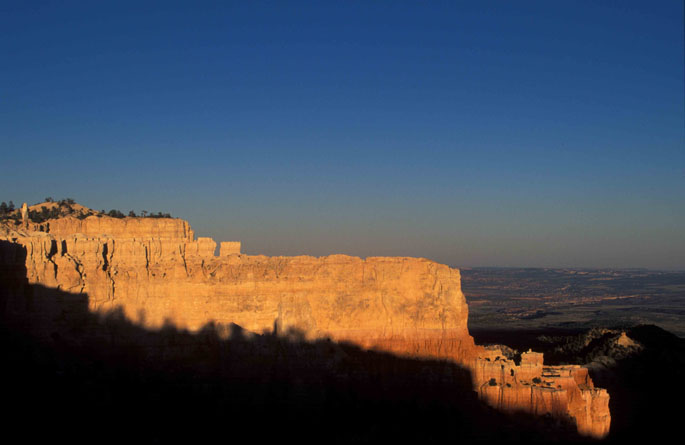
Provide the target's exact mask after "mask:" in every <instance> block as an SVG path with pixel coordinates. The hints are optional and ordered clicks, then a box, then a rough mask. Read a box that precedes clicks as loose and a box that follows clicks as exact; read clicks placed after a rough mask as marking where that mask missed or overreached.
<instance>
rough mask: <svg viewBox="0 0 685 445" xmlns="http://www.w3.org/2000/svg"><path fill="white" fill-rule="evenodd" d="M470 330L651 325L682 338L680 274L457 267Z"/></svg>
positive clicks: (684, 316) (684, 306) (684, 300)
mask: <svg viewBox="0 0 685 445" xmlns="http://www.w3.org/2000/svg"><path fill="white" fill-rule="evenodd" d="M461 273H462V289H463V291H464V294H465V296H466V301H467V303H468V306H469V329H470V330H471V331H472V332H473V333H474V336H475V337H476V338H478V335H477V333H478V332H479V331H481V332H482V331H492V330H498V329H503V330H522V331H523V330H526V331H536V330H550V329H552V330H570V331H575V330H578V331H580V330H586V329H589V328H593V327H606V328H614V327H631V326H636V325H640V324H654V325H657V326H659V327H661V328H663V329H666V330H667V331H670V332H672V333H673V334H675V335H677V336H679V337H681V338H685V271H655V270H644V269H581V268H578V269H571V268H565V269H548V268H462V269H461Z"/></svg>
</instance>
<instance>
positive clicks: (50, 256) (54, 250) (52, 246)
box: [45, 240, 57, 280]
mask: <svg viewBox="0 0 685 445" xmlns="http://www.w3.org/2000/svg"><path fill="white" fill-rule="evenodd" d="M56 254H57V240H52V241H50V251H49V252H48V253H47V255H46V256H45V258H46V259H47V260H48V261H49V262H50V263H52V266H53V269H54V274H55V276H54V278H55V280H57V263H55V260H54V259H53V257H54V256H55V255H56Z"/></svg>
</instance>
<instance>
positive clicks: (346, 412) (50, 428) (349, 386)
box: [0, 241, 582, 443]
mask: <svg viewBox="0 0 685 445" xmlns="http://www.w3.org/2000/svg"><path fill="white" fill-rule="evenodd" d="M22 250H23V249H22V248H21V247H20V246H19V248H18V247H17V245H16V244H13V243H9V242H2V241H0V259H1V261H0V298H1V303H2V306H0V308H2V312H1V316H2V320H1V321H2V325H1V327H0V347H1V348H2V351H3V366H2V371H1V375H0V382H2V385H3V389H2V400H3V403H4V405H5V408H6V410H5V411H7V412H9V414H6V415H5V416H4V418H3V421H4V424H5V428H6V431H9V430H13V431H18V432H20V434H21V436H22V438H23V439H24V440H25V441H30V442H33V441H37V440H49V441H51V442H56V441H60V442H61V441H65V442H67V443H80V442H88V443H103V442H105V443H138V442H145V443H166V442H172V443H175V442H186V443H197V442H199V441H204V440H210V439H218V440H221V441H222V442H235V441H238V440H240V441H241V442H242V441H244V440H249V441H251V442H255V443H260V442H263V441H266V440H278V441H291V440H292V441H296V442H297V443H308V442H316V443H351V442H363V443H391V442H395V443H406V442H415V443H434V442H440V443H471V442H495V441H497V442H509V441H533V442H542V441H545V442H547V441H556V442H559V441H564V440H567V441H581V440H582V439H581V438H580V437H578V436H577V435H576V433H575V426H573V425H571V424H568V423H564V422H561V421H559V420H555V419H551V418H539V417H534V416H530V415H525V414H516V415H505V414H503V413H500V412H498V411H495V410H493V409H491V408H489V407H487V406H485V405H484V404H483V403H481V402H480V401H479V400H478V399H477V396H476V394H475V393H474V392H473V391H472V382H471V376H470V374H469V372H468V371H467V370H465V369H464V368H462V367H460V366H458V365H456V364H454V363H451V362H446V361H439V360H417V359H409V358H402V357H398V356H396V355H392V354H389V353H380V352H373V351H367V350H363V349H361V348H359V347H356V346H355V345H352V344H346V343H336V342H332V341H329V340H317V341H305V340H304V336H303V335H302V333H299V332H296V331H291V332H287V333H284V334H282V335H278V336H277V335H274V334H259V335H257V334H253V333H250V332H246V331H244V330H243V329H242V328H240V326H237V325H232V324H228V325H221V324H210V325H207V326H205V327H204V328H203V329H202V330H200V331H199V332H197V333H190V332H187V331H184V330H180V329H177V328H176V327H175V326H173V325H172V324H170V323H167V324H166V325H165V326H164V327H163V328H161V329H159V330H156V331H153V330H147V329H144V328H142V327H141V326H139V325H137V324H135V323H133V322H131V321H130V320H129V319H127V318H126V317H125V316H124V315H123V313H122V312H120V311H113V312H110V313H109V314H108V315H107V316H99V315H95V314H92V313H90V312H89V310H88V296H87V295H85V294H70V293H66V292H62V291H60V290H58V289H51V288H47V287H44V286H40V285H30V284H28V281H27V278H26V269H25V268H24V266H23V265H24V260H25V258H26V252H25V251H23V252H22ZM141 318H142V314H141Z"/></svg>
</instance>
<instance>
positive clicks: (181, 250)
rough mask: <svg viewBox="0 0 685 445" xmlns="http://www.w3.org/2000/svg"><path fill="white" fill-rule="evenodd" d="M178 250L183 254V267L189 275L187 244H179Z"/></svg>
mask: <svg viewBox="0 0 685 445" xmlns="http://www.w3.org/2000/svg"><path fill="white" fill-rule="evenodd" d="M178 251H179V253H180V254H181V260H183V269H185V271H186V277H189V276H190V273H188V263H186V251H185V246H183V245H181V246H179V248H178Z"/></svg>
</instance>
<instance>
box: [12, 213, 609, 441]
mask: <svg viewBox="0 0 685 445" xmlns="http://www.w3.org/2000/svg"><path fill="white" fill-rule="evenodd" d="M0 239H4V240H5V242H6V243H12V245H14V246H18V248H19V251H22V252H24V253H23V254H22V253H17V252H19V251H13V253H12V252H10V253H6V254H4V255H3V257H2V261H3V264H4V266H5V269H7V267H8V265H13V266H12V267H15V266H16V267H19V266H21V267H23V268H25V274H26V278H27V279H28V282H29V283H30V284H40V285H43V286H47V287H49V288H57V289H60V290H62V291H66V292H69V293H72V294H74V295H82V294H87V295H88V303H87V304H88V307H89V309H90V311H91V312H94V313H106V312H108V311H112V310H121V311H122V312H123V313H124V314H125V316H126V317H127V318H129V319H131V320H134V321H136V322H137V323H138V324H139V325H141V326H144V327H146V328H148V329H160V328H162V327H163V326H164V325H165V324H173V325H174V326H176V327H179V328H185V329H189V330H198V329H200V328H201V327H203V326H205V325H206V324H207V323H214V324H229V323H234V324H237V325H239V326H241V327H242V328H243V329H246V330H248V331H252V332H256V333H262V332H276V333H278V334H282V333H283V334H284V333H290V334H295V335H298V336H302V337H304V338H310V339H313V338H321V337H328V338H331V339H333V340H336V341H350V342H354V343H356V344H358V345H360V346H363V347H367V348H375V349H378V350H384V351H390V352H394V353H397V354H402V355H408V356H412V357H427V358H428V357H430V358H442V359H450V360H454V361H456V362H458V363H460V364H462V365H465V366H466V367H468V368H469V369H470V370H471V371H472V374H473V381H474V389H475V390H476V392H478V394H479V395H480V396H481V398H482V399H484V400H485V401H487V402H488V403H489V404H491V405H493V406H495V407H497V408H499V409H502V410H505V411H526V412H530V413H535V414H541V415H542V414H550V415H553V416H558V417H569V418H571V419H573V420H574V421H575V422H576V424H577V425H578V429H579V431H580V432H582V433H583V434H587V435H592V436H595V437H603V436H604V435H606V433H607V432H608V428H609V422H610V416H609V411H608V405H607V404H608V394H607V393H606V391H604V390H599V389H596V388H594V387H593V385H592V382H591V380H590V379H589V377H588V375H587V371H586V370H585V369H584V368H580V367H577V366H576V367H544V366H543V363H542V354H535V353H532V352H531V353H528V354H525V355H524V359H522V362H521V364H520V365H515V364H514V363H513V362H511V361H510V360H508V359H505V358H503V357H504V356H503V353H501V351H499V352H498V351H493V350H485V349H484V348H481V347H477V346H475V345H474V343H473V339H472V337H471V336H470V335H469V333H468V329H467V319H468V308H467V305H466V301H465V298H464V295H463V293H462V291H461V278H460V273H459V271H458V270H456V269H452V268H450V267H448V266H445V265H442V264H438V263H435V262H433V261H429V260H426V259H422V258H388V257H375V258H366V259H361V258H357V257H351V256H346V255H331V256H327V257H321V258H315V257H311V256H297V257H266V256H259V255H256V256H255V255H243V254H240V243H238V242H222V243H221V249H220V255H219V256H215V251H216V243H215V242H214V241H213V240H211V239H209V238H198V239H197V240H195V238H194V234H193V231H192V230H191V228H190V226H189V224H188V223H187V222H185V221H183V220H179V219H171V218H154V219H153V218H122V219H117V218H109V217H106V216H101V217H97V216H90V217H86V218H84V219H78V218H73V217H66V218H59V219H54V220H49V221H47V222H45V223H43V224H40V225H38V224H29V228H28V229H23V228H22V227H20V226H18V225H14V226H12V225H5V226H4V227H2V228H0ZM17 263H23V264H21V265H20V264H17ZM22 299H25V295H23V294H22V293H21V292H19V293H14V294H13V293H11V292H9V293H7V297H6V300H7V301H6V302H5V303H6V304H5V305H6V308H8V309H7V310H21V308H22V307H25V305H24V304H23V303H22Z"/></svg>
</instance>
